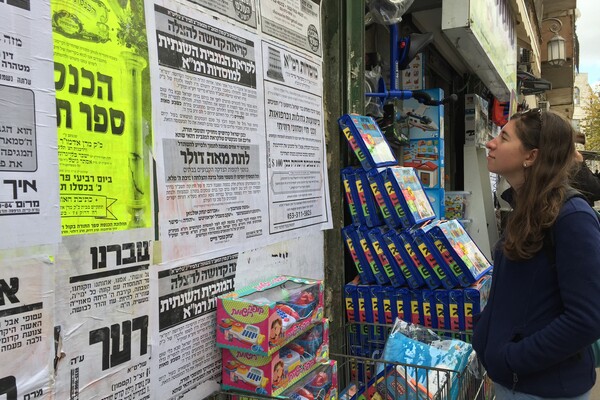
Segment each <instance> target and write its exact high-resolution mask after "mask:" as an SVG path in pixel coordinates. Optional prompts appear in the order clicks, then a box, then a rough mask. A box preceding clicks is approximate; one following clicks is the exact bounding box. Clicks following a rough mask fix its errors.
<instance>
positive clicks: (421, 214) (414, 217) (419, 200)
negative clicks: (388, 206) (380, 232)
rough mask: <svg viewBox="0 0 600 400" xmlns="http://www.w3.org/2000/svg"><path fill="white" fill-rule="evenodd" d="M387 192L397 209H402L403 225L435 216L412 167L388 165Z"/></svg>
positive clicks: (386, 176) (409, 226) (410, 225)
mask: <svg viewBox="0 0 600 400" xmlns="http://www.w3.org/2000/svg"><path fill="white" fill-rule="evenodd" d="M385 187H386V190H387V194H388V196H389V198H390V200H391V202H392V204H394V207H395V208H396V209H397V208H398V207H397V206H396V205H397V204H398V205H399V206H400V208H401V209H402V211H403V214H404V219H405V220H406V221H405V222H404V226H405V227H406V228H411V227H413V226H415V225H420V224H422V223H423V222H426V221H430V220H432V219H434V218H435V212H434V210H433V208H432V207H431V203H430V202H429V199H428V198H427V194H426V193H425V190H424V189H423V186H422V185H421V181H420V180H419V178H418V177H417V174H416V173H415V170H414V168H410V167H399V166H395V167H390V168H388V169H387V173H386V174H385Z"/></svg>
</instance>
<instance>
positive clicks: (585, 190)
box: [571, 133, 600, 207]
mask: <svg viewBox="0 0 600 400" xmlns="http://www.w3.org/2000/svg"><path fill="white" fill-rule="evenodd" d="M575 143H580V144H585V135H583V134H581V133H577V134H576V135H575ZM575 160H576V161H577V163H576V164H577V165H576V167H575V168H576V169H575V173H574V174H573V177H572V178H571V186H573V187H574V188H575V189H577V190H579V191H580V192H581V194H583V195H584V196H585V198H586V199H587V202H588V204H589V205H590V206H592V207H593V206H594V203H595V202H596V201H598V200H600V178H599V177H598V175H596V174H594V173H593V172H592V171H591V170H590V168H589V167H588V165H587V164H586V163H585V160H584V159H583V156H582V155H581V153H580V152H578V151H576V152H575Z"/></svg>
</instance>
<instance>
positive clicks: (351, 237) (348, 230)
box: [342, 225, 375, 283]
mask: <svg viewBox="0 0 600 400" xmlns="http://www.w3.org/2000/svg"><path fill="white" fill-rule="evenodd" d="M342 237H343V238H344V243H345V244H346V248H347V249H348V252H349V253H350V257H351V258H352V261H353V262H354V266H355V267H356V271H357V272H358V275H359V276H360V280H361V282H362V283H374V282H375V276H374V275H373V271H372V270H371V266H370V265H369V263H368V262H367V260H366V258H365V256H364V254H363V252H362V248H361V243H360V240H359V238H358V235H357V233H356V227H354V226H353V225H348V226H345V227H343V228H342Z"/></svg>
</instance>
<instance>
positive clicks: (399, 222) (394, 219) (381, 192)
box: [367, 168, 408, 229]
mask: <svg viewBox="0 0 600 400" xmlns="http://www.w3.org/2000/svg"><path fill="white" fill-rule="evenodd" d="M385 174H386V169H384V168H382V169H374V170H371V171H369V172H368V173H367V178H368V180H369V186H370V187H371V192H372V193H373V197H374V198H375V202H376V203H377V205H378V206H379V210H380V211H381V215H382V217H383V220H384V222H385V223H386V225H387V226H388V227H390V228H400V229H404V228H405V227H406V223H408V220H406V218H405V216H404V215H403V214H402V213H403V211H402V208H401V207H398V209H394V205H393V204H392V202H391V200H390V198H389V196H388V195H387V191H386V188H385ZM403 219H405V221H403Z"/></svg>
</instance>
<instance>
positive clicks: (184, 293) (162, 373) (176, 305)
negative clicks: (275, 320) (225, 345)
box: [151, 254, 238, 400]
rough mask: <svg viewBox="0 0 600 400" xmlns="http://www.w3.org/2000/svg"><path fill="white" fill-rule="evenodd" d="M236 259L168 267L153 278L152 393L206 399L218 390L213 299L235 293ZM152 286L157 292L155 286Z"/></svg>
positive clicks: (170, 397) (218, 353) (160, 396)
mask: <svg viewBox="0 0 600 400" xmlns="http://www.w3.org/2000/svg"><path fill="white" fill-rule="evenodd" d="M237 262H238V255H237V254H228V255H225V256H222V257H215V258H209V259H203V258H194V259H193V260H186V261H179V262H174V263H166V264H163V265H159V266H157V269H156V270H155V271H153V273H152V280H151V285H152V288H153V290H152V293H155V294H156V295H155V296H153V298H152V301H153V303H152V309H153V314H154V315H158V318H156V319H155V320H154V322H155V325H154V326H153V328H152V338H153V339H152V342H153V343H157V344H158V346H153V354H152V363H153V364H152V371H153V378H152V383H153V387H152V394H153V396H154V398H157V399H165V400H175V399H180V398H184V397H185V398H188V396H191V395H192V394H191V393H190V392H192V391H194V393H195V394H194V396H195V397H194V396H193V397H190V398H205V397H206V396H208V395H210V394H211V393H213V392H215V391H216V390H218V389H219V384H218V382H219V381H220V378H221V351H220V349H218V348H217V347H216V329H217V325H216V307H217V297H218V296H220V295H223V294H226V293H229V292H231V291H233V290H234V279H235V274H236V268H237ZM155 286H156V289H154V287H155Z"/></svg>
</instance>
